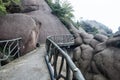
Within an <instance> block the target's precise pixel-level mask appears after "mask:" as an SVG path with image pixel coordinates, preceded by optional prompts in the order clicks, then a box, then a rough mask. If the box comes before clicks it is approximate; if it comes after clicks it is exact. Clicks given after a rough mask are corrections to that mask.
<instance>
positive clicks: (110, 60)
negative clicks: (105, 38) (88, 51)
mask: <svg viewBox="0 0 120 80" xmlns="http://www.w3.org/2000/svg"><path fill="white" fill-rule="evenodd" d="M94 61H95V63H96V66H97V68H98V69H99V71H100V72H101V73H102V74H103V75H105V77H106V78H108V79H109V80H120V49H119V48H115V47H108V48H107V49H105V50H103V51H101V52H99V53H97V54H96V55H95V56H94Z"/></svg>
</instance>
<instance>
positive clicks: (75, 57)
mask: <svg viewBox="0 0 120 80" xmlns="http://www.w3.org/2000/svg"><path fill="white" fill-rule="evenodd" d="M80 56H81V48H80V47H76V48H75V49H74V53H73V60H74V61H78V59H79V58H80Z"/></svg>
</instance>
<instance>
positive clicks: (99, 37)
mask: <svg viewBox="0 0 120 80" xmlns="http://www.w3.org/2000/svg"><path fill="white" fill-rule="evenodd" d="M94 39H96V40H98V41H100V42H104V41H106V40H107V39H108V37H107V36H105V35H102V34H96V35H95V36H94Z"/></svg>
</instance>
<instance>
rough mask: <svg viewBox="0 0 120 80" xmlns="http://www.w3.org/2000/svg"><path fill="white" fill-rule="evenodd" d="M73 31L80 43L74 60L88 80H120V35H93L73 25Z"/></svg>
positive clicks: (77, 41) (76, 40)
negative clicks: (109, 36)
mask: <svg viewBox="0 0 120 80" xmlns="http://www.w3.org/2000/svg"><path fill="white" fill-rule="evenodd" d="M70 26H71V25H70ZM71 31H72V33H73V35H74V37H75V44H77V45H78V47H76V48H75V49H74V51H73V61H74V62H75V64H76V65H77V67H79V69H80V70H81V71H82V73H83V75H84V76H85V78H86V80H120V75H119V74H120V70H119V69H120V36H114V37H111V38H108V37H107V36H105V35H102V34H96V35H95V36H93V35H92V34H88V33H86V32H81V31H78V30H76V29H75V28H74V29H73V28H72V27H71Z"/></svg>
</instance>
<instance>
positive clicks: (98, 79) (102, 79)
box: [93, 74, 108, 80]
mask: <svg viewBox="0 0 120 80" xmlns="http://www.w3.org/2000/svg"><path fill="white" fill-rule="evenodd" d="M93 80H108V79H106V78H105V77H104V76H103V75H100V74H98V75H94V76H93Z"/></svg>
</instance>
